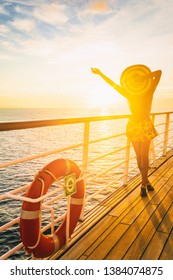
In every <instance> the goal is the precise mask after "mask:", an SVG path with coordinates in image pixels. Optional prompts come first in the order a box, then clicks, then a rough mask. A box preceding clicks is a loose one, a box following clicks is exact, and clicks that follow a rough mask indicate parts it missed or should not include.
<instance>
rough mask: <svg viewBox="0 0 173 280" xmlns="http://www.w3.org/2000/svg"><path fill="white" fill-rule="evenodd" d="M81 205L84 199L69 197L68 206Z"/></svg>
mask: <svg viewBox="0 0 173 280" xmlns="http://www.w3.org/2000/svg"><path fill="white" fill-rule="evenodd" d="M83 203H84V198H74V197H71V199H70V204H74V205H82V204H83Z"/></svg>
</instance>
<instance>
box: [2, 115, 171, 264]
mask: <svg viewBox="0 0 173 280" xmlns="http://www.w3.org/2000/svg"><path fill="white" fill-rule="evenodd" d="M129 116H130V115H115V116H98V117H86V118H70V119H56V120H39V121H38V120H37V121H20V122H1V123H0V131H1V132H3V133H8V131H11V130H25V129H37V128H42V127H47V126H48V127H50V126H56V127H57V126H62V125H70V126H75V125H76V124H83V128H82V132H81V133H82V134H83V141H82V142H79V143H75V144H70V145H68V146H64V147H61V148H58V149H54V150H51V151H45V152H42V153H39V154H35V155H31V156H26V157H24V158H19V159H14V160H10V161H5V162H1V163H0V170H3V171H4V170H5V171H6V172H7V173H6V174H8V168H10V167H11V166H17V168H22V163H25V162H33V161H36V160H38V159H40V158H43V157H48V156H52V155H59V154H62V153H64V152H65V153H67V152H68V157H69V158H70V155H71V154H70V153H71V151H76V153H77V154H80V159H79V164H78V165H79V167H80V168H81V170H82V176H81V177H80V178H79V179H78V180H85V182H86V186H87V188H86V199H85V209H87V210H85V209H83V213H82V216H81V220H82V219H83V218H84V215H85V212H86V211H89V209H90V206H89V207H88V208H87V203H88V202H90V201H91V203H90V204H93V206H92V207H94V203H95V201H93V199H94V198H95V197H96V198H97V197H98V195H101V194H102V193H103V194H104V192H105V191H106V192H108V191H110V192H112V191H114V190H115V189H117V188H119V187H120V186H122V185H123V184H127V183H128V180H129V179H130V178H131V176H134V175H135V174H137V173H138V169H137V165H136V159H135V155H134V152H133V151H131V145H130V142H129V140H128V139H126V133H125V132H124V128H123V130H118V129H116V127H117V126H116V125H115V126H114V132H115V133H114V134H113V135H112V134H111V135H105V133H104V131H103V132H102V135H101V137H99V138H94V139H91V125H92V124H93V123H98V122H100V123H102V122H106V123H107V122H110V121H111V122H112V121H113V122H115V123H116V122H118V123H119V122H120V121H121V120H124V119H125V120H126V119H128V118H129ZM151 118H152V120H153V123H155V127H156V130H158V137H157V138H156V140H154V141H152V145H151V150H150V159H151V164H153V165H155V164H156V158H158V157H161V156H165V155H166V153H167V151H168V150H170V149H172V138H173V112H172V111H171V112H159V113H152V114H151ZM157 118H161V120H158V121H157ZM40 133H41V132H40ZM6 135H7V134H6ZM111 141H112V142H111ZM116 141H118V142H116ZM110 142H111V143H110ZM105 143H106V144H105ZM100 144H101V145H102V146H101V147H100V148H99V147H98V146H99V145H100ZM95 145H96V146H95ZM93 146H94V147H96V148H92V147H93ZM103 147H104V148H105V147H108V148H109V149H108V150H104V149H103ZM2 149H3V147H2ZM79 149H80V153H79ZM81 149H82V151H81ZM90 149H93V152H92V151H90ZM131 153H132V154H131ZM91 154H92V155H91ZM132 161H134V162H135V163H134V164H130V162H132ZM19 164H21V166H20V165H19ZM98 166H101V168H98ZM117 170H118V172H117ZM37 171H38V170H37ZM111 172H112V173H111ZM116 173H117V174H116ZM9 175H10V176H11V173H10V171H9ZM12 179H13V178H11V180H12ZM56 184H57V185H58V187H56V188H54V189H53V190H51V191H49V192H48V193H47V194H46V195H44V196H41V197H39V198H37V199H31V198H27V197H25V192H26V191H27V189H28V188H29V187H30V184H29V182H28V184H27V185H25V186H22V187H17V188H15V187H14V189H12V190H10V191H8V185H7V186H6V189H7V191H5V192H3V193H2V192H1V193H0V202H1V201H6V200H9V199H10V200H15V201H19V202H22V201H28V202H31V203H36V202H39V201H43V200H44V203H43V211H49V212H50V216H51V221H50V222H49V223H48V224H47V225H46V226H44V227H43V228H42V232H44V231H46V230H47V229H49V228H50V229H51V233H53V232H54V226H55V225H56V224H57V223H59V222H60V221H61V220H62V219H64V217H65V214H62V215H61V216H60V217H58V218H56V217H55V216H56V215H55V211H54V208H53V206H51V204H52V203H54V202H55V201H59V199H62V198H64V193H63V189H64V183H63V182H62V180H61V178H59V180H57V182H56ZM91 185H92V187H93V186H94V188H93V191H92V192H91V191H90V186H91ZM0 190H1V189H0ZM103 197H104V195H103ZM68 199H70V198H68ZM95 200H97V203H99V200H98V199H95ZM67 204H69V203H67ZM67 208H68V207H67ZM68 211H69V210H68V209H67V212H68ZM19 215H20V207H19ZM67 216H69V214H67ZM18 224H19V217H17V218H13V219H12V220H11V221H10V222H7V223H5V222H4V224H3V225H2V226H1V227H0V233H1V236H3V233H4V232H5V231H7V230H9V229H10V228H11V227H13V226H14V225H17V226H18ZM67 232H68V230H67ZM66 240H67V243H68V234H67V236H66ZM4 242H5V241H4ZM66 245H67V244H66ZM0 246H3V245H2V244H1V245H0ZM21 248H22V243H21V242H19V244H18V245H16V246H14V247H13V248H8V250H7V252H5V253H4V250H3V253H2V255H1V256H0V259H6V258H9V257H10V256H11V255H13V254H15V253H16V252H17V251H18V250H19V249H21Z"/></svg>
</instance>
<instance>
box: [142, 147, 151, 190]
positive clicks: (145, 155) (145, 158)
mask: <svg viewBox="0 0 173 280" xmlns="http://www.w3.org/2000/svg"><path fill="white" fill-rule="evenodd" d="M140 148H141V149H140V156H141V176H142V185H146V183H147V182H148V169H149V148H150V141H146V142H141V146H140Z"/></svg>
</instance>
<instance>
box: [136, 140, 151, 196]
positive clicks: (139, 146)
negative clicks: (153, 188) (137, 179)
mask: <svg viewBox="0 0 173 280" xmlns="http://www.w3.org/2000/svg"><path fill="white" fill-rule="evenodd" d="M132 145H133V147H134V150H135V153H136V159H137V164H138V167H139V170H140V173H141V177H142V186H141V188H142V189H141V196H146V190H145V189H146V183H147V182H148V169H149V148H150V141H146V142H133V143H132Z"/></svg>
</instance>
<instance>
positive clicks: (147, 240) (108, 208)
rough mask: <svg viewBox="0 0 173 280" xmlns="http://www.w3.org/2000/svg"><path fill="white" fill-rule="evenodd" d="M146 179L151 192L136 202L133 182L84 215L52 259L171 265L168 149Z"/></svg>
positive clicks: (172, 159)
mask: <svg viewBox="0 0 173 280" xmlns="http://www.w3.org/2000/svg"><path fill="white" fill-rule="evenodd" d="M149 174H150V175H149V180H150V182H151V183H152V185H153V186H154V188H155V191H153V192H150V193H148V196H147V197H145V198H141V197H140V194H139V192H140V184H141V179H140V176H139V175H138V176H136V177H134V178H133V179H132V180H131V181H130V182H129V184H128V185H127V186H122V187H121V188H120V189H119V190H117V191H115V192H114V193H113V194H112V195H111V196H109V197H108V198H106V199H105V200H104V201H102V202H101V203H100V204H99V206H98V207H97V208H95V209H93V210H92V211H90V212H89V213H88V215H87V216H86V219H85V221H83V222H82V223H80V224H79V226H78V227H77V229H76V231H75V233H74V234H73V236H72V239H71V241H70V244H69V245H70V246H69V248H67V249H66V250H65V251H64V252H61V254H59V256H56V258H57V259H63V260H64V259H65V260H78V259H79V260H104V259H106V260H110V259H113V260H122V259H123V260H125V259H126V260H139V259H142V260H148V259H152V260H158V259H161V260H162V259H164V260H173V150H171V151H169V152H168V154H167V156H166V157H162V158H160V159H159V160H157V168H151V169H150V173H149ZM54 257H55V256H54Z"/></svg>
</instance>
